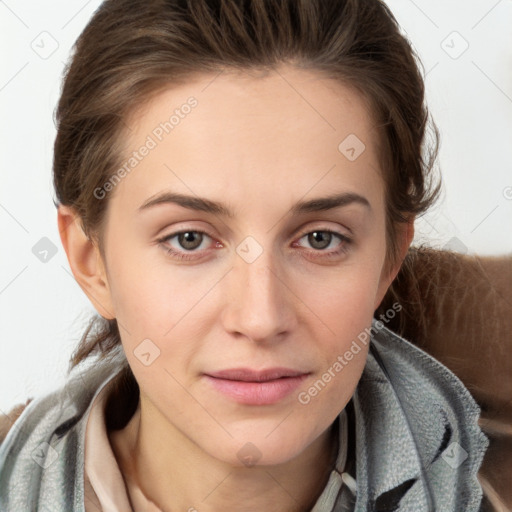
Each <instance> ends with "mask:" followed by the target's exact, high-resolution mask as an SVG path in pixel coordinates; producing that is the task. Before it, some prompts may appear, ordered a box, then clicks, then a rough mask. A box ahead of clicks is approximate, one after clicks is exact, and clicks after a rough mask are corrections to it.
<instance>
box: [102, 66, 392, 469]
mask: <svg viewBox="0 0 512 512" xmlns="http://www.w3.org/2000/svg"><path fill="white" fill-rule="evenodd" d="M172 116H174V117H172ZM126 124H127V126H128V128H129V129H128V130H127V138H126V143H127V144H126V147H127V151H126V155H125V163H126V166H125V171H124V172H122V171H120V172H118V174H117V175H118V177H119V178H120V180H117V182H114V181H111V182H110V184H106V186H105V189H106V190H109V189H110V194H109V195H108V196H107V198H106V199H101V196H102V191H98V192H97V195H98V197H99V199H98V200H108V201H109V204H108V210H107V217H106V224H105V231H104V247H105V264H106V267H105V268H106V278H107V280H108V300H107V302H108V304H106V306H107V308H108V309H110V310H111V311H112V312H113V314H114V315H115V317H116V318H117V320H118V324H119V326H120V333H121V338H122V343H123V347H124V350H125V352H126V357H127V359H128V361H129V364H130V366H131V368H132V370H133V373H134V375H135V377H136V379H137V381H138V383H139V385H140V388H141V401H142V402H141V403H142V405H143V407H142V411H143V414H145V415H146V419H148V417H149V418H150V420H149V419H148V423H149V422H150V421H151V423H152V424H154V425H159V427H158V428H160V427H164V428H162V429H160V430H159V431H160V432H167V433H169V432H173V433H175V434H176V436H178V437H180V436H182V437H184V438H186V439H188V440H190V441H192V442H193V443H194V444H195V445H197V446H198V447H199V448H201V449H202V450H204V451H205V452H207V453H208V454H210V455H211V456H213V457H215V458H217V459H220V460H223V461H226V462H229V463H233V464H236V465H241V464H242V463H245V462H244V461H247V460H252V461H253V462H256V461H257V462H258V463H259V464H278V463H282V462H285V461H287V460H290V459H291V458H293V457H294V456H297V455H298V454H300V453H301V452H302V451H303V450H304V449H305V448H306V447H307V446H308V445H310V444H311V443H312V442H313V441H314V440H315V439H317V438H318V437H319V436H320V434H321V433H322V432H324V431H325V430H326V429H327V428H328V427H329V426H330V425H331V424H332V422H333V421H334V420H335V418H336V416H337V415H338V414H339V413H340V411H341V410H342V409H343V408H344V407H345V405H346V404H347V402H348V401H349V400H350V398H351V396H352V394H353V393H354V390H355V387H356V385H357V383H358V380H359V378H360V376H361V373H362V370H363V367H364V365H365V361H366V357H367V352H368V346H367V345H366V344H363V343H361V342H360V341H358V335H360V334H361V333H362V332H364V330H365V328H368V327H369V326H370V324H371V319H372V316H373V312H374V310H375V309H376V307H377V306H378V304H379V303H380V301H381V299H382V297H383V295H384V293H385V291H386V289H387V287H388V286H389V284H390V280H391V277H392V276H388V275H387V274H386V273H385V272H384V270H383V269H384V263H385V252H386V232H385V205H384V184H383V181H382V178H381V175H380V170H379V159H378V156H377V147H376V143H377V133H376V131H375V130H374V127H373V125H372V119H371V118H370V117H369V114H368V112H367V111H366V109H365V106H364V103H363V102H362V100H361V97H359V96H358V95H357V93H356V92H354V91H353V90H351V89H348V88H345V87H343V86H341V85H340V84H338V83H336V82H333V81H330V80H328V79H324V78H320V77H319V76H318V75H315V74H312V73H309V72H306V71H301V70H295V69H293V68H283V69H282V71H280V73H271V74H269V75H268V76H266V77H254V76H249V75H247V74H244V75H242V74H229V73H227V72H224V73H221V74H219V75H213V74H212V75H208V76H206V75H203V76H201V77H200V78H197V79H195V80H194V81H191V82H188V83H187V84H186V85H180V86H176V87H174V88H172V89H169V90H167V91H165V92H164V93H161V94H160V95H158V96H156V97H155V98H154V99H152V100H151V101H150V103H148V104H147V105H146V106H145V107H144V108H143V109H141V110H140V111H139V112H137V113H136V114H134V115H132V116H131V117H130V119H128V120H127V123H126ZM144 148H146V149H144ZM130 159H131V160H130ZM173 195H175V196H173ZM173 197H174V198H175V201H173V200H172V199H173ZM328 199H330V200H332V201H328ZM179 232H185V234H184V235H181V236H180V235H179V234H178V233H179ZM329 232H331V233H329ZM354 342H355V343H356V344H354ZM356 347H357V348H358V349H359V350H358V349H357V348H356ZM347 352H350V353H351V354H352V357H349V355H347ZM267 370H269V373H265V372H266V371H267ZM221 372H225V373H221ZM262 372H263V373H262ZM265 378H266V379H270V380H267V382H261V380H262V379H265ZM242 381H243V382H242ZM258 381H260V382H258ZM155 430H157V427H155Z"/></svg>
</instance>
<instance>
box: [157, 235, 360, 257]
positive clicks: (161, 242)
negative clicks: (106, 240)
mask: <svg viewBox="0 0 512 512" xmlns="http://www.w3.org/2000/svg"><path fill="white" fill-rule="evenodd" d="M315 232H321V233H330V234H332V235H334V236H336V237H338V238H339V239H340V240H341V242H342V243H341V247H340V248H339V249H337V250H335V251H331V252H327V253H326V254H323V255H321V256H320V258H322V259H331V258H336V257H339V256H341V255H342V254H345V253H346V252H347V251H348V249H349V247H347V246H349V245H350V244H351V243H352V239H351V238H349V237H347V236H346V235H342V234H341V233H338V232H336V231H332V230H330V229H322V228H318V229H313V230H312V231H304V232H303V233H301V234H300V236H299V238H298V240H300V239H301V238H303V237H304V236H306V235H309V234H311V233H315ZM183 233H201V234H203V235H206V236H208V237H210V238H212V239H213V238H214V237H213V236H211V235H210V234H208V233H207V232H206V231H200V230H197V229H184V230H181V231H176V232H175V233H171V234H169V235H166V236H165V237H163V238H160V239H158V240H157V242H158V244H159V245H160V246H161V247H162V249H164V251H165V252H166V253H167V254H168V255H169V256H171V257H173V258H176V259H178V260H180V261H183V260H187V261H191V260H195V259H198V257H197V256H194V255H193V253H194V252H195V251H193V252H192V253H191V254H186V253H183V252H180V251H176V250H175V249H171V248H170V247H169V246H167V245H165V242H168V241H169V240H171V239H173V238H175V237H176V236H178V235H181V234H183ZM306 252H308V253H312V252H313V253H319V252H320V253H322V252H324V251H323V250H321V249H316V250H315V249H313V250H309V251H306ZM315 257H317V256H315Z"/></svg>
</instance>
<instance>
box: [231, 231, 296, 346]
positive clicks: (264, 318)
mask: <svg viewBox="0 0 512 512" xmlns="http://www.w3.org/2000/svg"><path fill="white" fill-rule="evenodd" d="M236 252H237V255H236V257H235V262H234V269H233V270H234V272H233V273H232V278H231V279H232V280H231V293H230V294H229V295H230V296H231V298H232V301H233V302H232V303H231V306H230V307H229V308H228V309H229V310H230V311H231V314H230V315H229V318H230V323H231V325H230V326H229V328H230V329H232V330H236V331H238V332H241V333H243V334H245V335H247V336H248V337H250V338H252V339H260V340H262V339H265V338H270V337H272V336H273V335H275V334H277V333H279V332H281V331H283V330H286V329H287V328H289V327H290V326H289V325H286V324H287V322H288V321H289V320H290V318H291V316H290V314H289V313H290V311H288V306H287V297H286V295H287V289H286V286H285V284H283V282H282V280H283V277H282V276H281V275H280V274H281V272H279V270H278V269H279V268H281V265H280V264H279V262H277V260H276V258H275V254H274V251H273V250H272V248H271V247H263V245H261V244H260V243H259V242H257V241H256V240H255V239H254V238H252V237H247V238H246V239H244V240H243V241H242V242H241V243H240V244H239V245H238V247H237V248H236Z"/></svg>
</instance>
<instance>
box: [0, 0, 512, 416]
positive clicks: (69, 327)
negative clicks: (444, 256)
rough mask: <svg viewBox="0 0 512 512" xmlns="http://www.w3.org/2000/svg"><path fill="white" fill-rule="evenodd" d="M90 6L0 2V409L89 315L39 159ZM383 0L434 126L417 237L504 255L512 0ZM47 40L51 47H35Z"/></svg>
mask: <svg viewBox="0 0 512 512" xmlns="http://www.w3.org/2000/svg"><path fill="white" fill-rule="evenodd" d="M99 3H100V2H99V1H98V0H91V1H89V2H85V1H81V0H73V1H71V0H66V1H64V0H59V1H57V0H53V1H45V2H36V1H34V0H33V1H30V2H28V1H15V0H7V2H2V1H0V38H1V46H2V53H1V55H2V65H1V68H0V106H1V112H2V116H1V121H0V126H1V134H0V141H1V151H0V158H1V175H0V176H1V188H0V229H1V234H2V236H1V241H0V243H1V246H0V254H1V258H2V259H1V263H2V264H1V266H0V311H1V322H0V368H1V372H0V411H4V412H6V411H7V410H8V409H9V408H10V407H11V406H12V405H14V404H16V403H19V402H23V403H24V402H25V401H26V399H27V398H28V397H29V396H37V395H40V394H42V393H45V392H47V391H49V390H51V389H53V388H54V387H56V386H58V385H60V383H61V382H63V380H64V378H65V375H66V370H67V366H68V360H69V357H70V355H71V352H72V351H73V349H74V348H75V346H76V344H77V343H78V341H79V339H80V336H81V333H82V332H83V330H84V327H85V325H86V323H87V319H88V317H89V316H90V315H91V314H92V313H93V312H94V309H93V308H92V306H91V305H90V303H89V301H88V299H87V297H86V296H85V294H84V293H83V292H82V290H81V289H80V287H79V286H78V284H77V283H76V282H75V280H74V278H73V276H72V274H71V271H70V269H69V265H68V263H67V259H66V255H65V253H64V251H63V249H62V246H61V243H60V238H59V235H58V229H57V223H56V219H57V216H56V209H55V207H54V205H53V202H52V198H53V189H52V181H51V180H52V178H51V163H52V149H53V141H54V138H55V127H54V123H53V110H54V108H55V105H56V103H57V100H58V95H59V89H60V79H61V73H62V70H63V66H64V62H65V61H66V60H67V58H68V55H69V52H70V48H71V45H72V44H73V42H74V41H75V39H76V37H77V36H78V35H79V33H80V32H81V30H82V29H83V28H84V26H85V24H86V23H87V21H88V20H89V18H90V16H91V15H92V13H93V12H94V10H95V9H96V7H97V6H98V5H99ZM388 4H389V5H390V7H391V9H392V11H393V12H394V14H395V16H396V17H397V19H398V21H399V23H400V24H401V25H402V27H403V29H404V31H405V32H407V35H408V37H409V39H410V40H411V41H412V43H413V46H414V47H415V48H416V50H417V51H418V53H419V55H420V57H421V59H422V62H423V65H424V68H425V75H426V86H427V101H428V104H429V107H430V110H431V112H432V115H433V117H434V119H435V121H436V123H437V125H438V127H439V128H440V131H441V136H442V141H441V150H440V158H439V165H440V168H441V171H442V175H443V179H444V192H443V197H442V200H441V202H440V203H439V204H438V206H437V207H436V208H435V209H433V210H432V211H431V212H430V213H429V214H428V215H427V216H426V217H425V218H424V219H422V220H420V221H419V222H418V224H417V230H418V235H417V241H420V242H425V241H428V243H429V244H430V245H433V246H436V247H443V246H446V244H448V246H449V247H453V248H456V249H457V250H459V251H461V252H469V253H479V254H503V253H510V252H512V149H511V147H512V30H511V27H512V1H511V0H478V1H475V0H471V1H468V0H457V1H455V0H415V1H412V0H390V1H388ZM454 32H456V33H454ZM57 45H58V47H57ZM466 45H469V46H468V48H467V49H466V51H464V52H463V53H461V51H462V50H463V49H464V48H465V46H466ZM53 47H56V50H55V51H54V52H53V53H52V54H51V55H46V54H44V52H50V51H51V50H53ZM35 50H37V51H38V52H39V54H38V53H37V52H36V51H35ZM41 53H42V55H41ZM454 57H457V58H454ZM43 237H47V238H49V239H50V240H51V241H52V242H53V244H55V246H56V247H57V252H56V254H55V255H54V256H53V257H52V258H50V259H49V261H47V262H46V263H43V262H41V261H40V260H39V259H38V258H37V257H36V256H35V255H34V254H33V252H32V248H33V247H34V246H35V244H36V243H37V242H38V241H39V240H40V239H41V238H43ZM454 237H455V238H454Z"/></svg>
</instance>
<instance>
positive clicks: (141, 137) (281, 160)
mask: <svg viewBox="0 0 512 512" xmlns="http://www.w3.org/2000/svg"><path fill="white" fill-rule="evenodd" d="M126 124H127V126H128V127H129V130H128V131H127V134H126V136H125V141H126V151H125V162H124V163H126V162H128V159H129V158H130V155H132V154H133V152H138V153H141V151H139V150H140V149H142V148H143V147H144V146H146V147H148V148H150V149H149V150H143V151H142V152H144V156H143V157H140V155H139V156H138V157H137V161H136V162H135V161H133V162H132V164H134V165H133V167H132V168H131V169H129V175H128V176H127V177H126V178H124V179H123V180H122V182H121V183H120V184H119V185H117V186H116V188H115V190H114V194H113V197H116V196H121V197H122V198H124V199H125V200H130V202H132V203H133V202H137V204H134V205H133V208H136V207H138V206H140V204H141V203H142V200H141V199H144V198H147V197H149V196H151V195H152V194H155V193H156V192H158V191H159V190H161V189H163V188H166V187H167V188H170V189H172V190H175V191H178V192H179V191H181V192H184V193H188V194H190V193H191V192H192V193H195V194H197V195H200V196H207V197H212V199H221V198H222V197H223V196H224V195H225V194H226V193H227V192H228V191H232V192H233V194H234V195H235V196H236V197H239V198H241V197H244V196H248V195H250V196H251V197H256V196H257V195H258V194H263V195H265V196H266V197H267V198H268V197H269V195H272V194H274V195H279V194H281V196H280V199H283V200H286V199H287V198H289V197H290V196H293V197H302V196H304V195H306V194H307V193H308V190H310V189H312V188H314V187H315V188H316V189H317V191H320V189H321V191H324V192H325V191H332V190H330V189H332V187H333V186H335V185H337V184H339V185H340V186H339V187H338V188H342V189H350V188H352V189H354V188H358V189H359V191H360V190H361V188H364V189H366V190H367V191H369V192H370V193H371V192H372V190H371V189H374V192H375V193H378V192H379V190H380V187H381V185H382V183H381V180H380V172H379V165H378V162H379V158H378V148H377V143H378V134H377V131H376V129H375V127H374V121H373V119H372V116H371V113H370V112H369V110H368V108H367V104H366V102H365V100H364V98H363V97H362V95H360V94H359V93H358V92H357V91H356V90H355V89H354V88H349V87H348V86H346V85H343V84H341V83H340V82H338V81H335V80H333V79H329V78H325V77H323V76H321V75H320V74H318V73H315V72H312V71H305V70H299V69H296V68H292V67H283V68H281V69H279V70H276V71H271V72H268V73H266V74H261V73H256V72H249V71H248V72H233V71H229V72H228V71H224V72H221V73H216V74H213V73H212V74H203V75H196V76H195V77H194V78H193V79H191V80H190V81H188V82H186V83H182V84H179V85H174V86H170V87H169V88H168V89H165V90H162V91H160V92H159V93H158V94H157V95H156V96H154V97H153V98H152V99H151V100H150V101H148V102H146V103H145V104H144V105H143V106H142V107H141V108H139V109H138V110H136V111H134V112H132V114H131V115H130V116H129V117H128V118H127V120H126ZM132 158H135V157H132ZM270 185H271V186H270ZM269 186H270V187H269ZM349 191H350V190H349ZM352 191H355V190H352ZM233 199H234V198H233ZM235 200H236V199H235Z"/></svg>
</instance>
